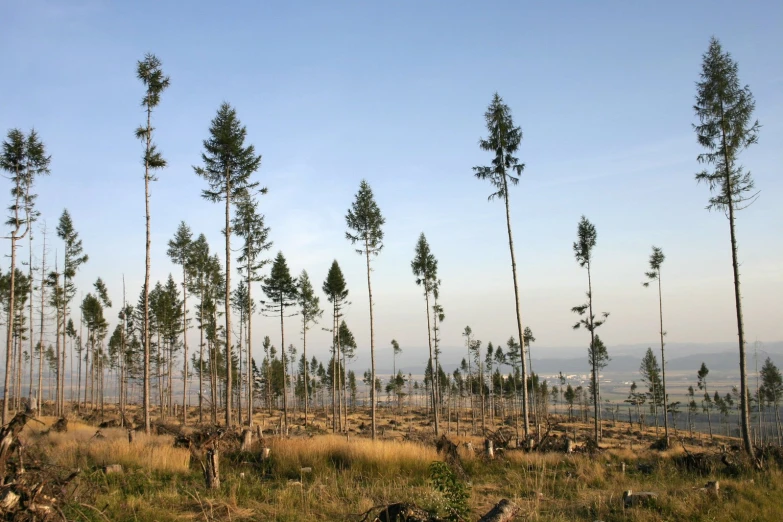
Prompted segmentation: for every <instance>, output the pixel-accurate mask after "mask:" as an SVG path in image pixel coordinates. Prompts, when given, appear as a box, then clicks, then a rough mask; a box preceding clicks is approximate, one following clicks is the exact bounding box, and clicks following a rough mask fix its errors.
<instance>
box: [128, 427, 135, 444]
mask: <svg viewBox="0 0 783 522" xmlns="http://www.w3.org/2000/svg"><path fill="white" fill-rule="evenodd" d="M134 437H135V434H134V432H133V430H128V444H133V438H134Z"/></svg>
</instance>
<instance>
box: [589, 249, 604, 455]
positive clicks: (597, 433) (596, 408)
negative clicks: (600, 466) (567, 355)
mask: <svg viewBox="0 0 783 522" xmlns="http://www.w3.org/2000/svg"><path fill="white" fill-rule="evenodd" d="M587 304H588V307H589V314H590V316H589V320H590V350H591V351H592V352H593V368H592V375H591V377H592V381H593V408H594V411H593V421H594V425H595V426H594V430H595V444H596V446H597V445H598V441H599V440H600V438H601V433H600V430H601V428H600V426H599V422H598V417H599V416H600V415H601V411H600V409H599V408H600V401H599V397H598V375H597V374H596V373H597V372H596V367H595V363H596V352H595V326H594V324H593V279H592V275H591V274H590V262H589V261H588V262H587Z"/></svg>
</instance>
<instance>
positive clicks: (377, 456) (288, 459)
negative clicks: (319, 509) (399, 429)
mask: <svg viewBox="0 0 783 522" xmlns="http://www.w3.org/2000/svg"><path fill="white" fill-rule="evenodd" d="M270 447H271V448H272V454H273V462H274V466H275V471H276V472H277V473H280V474H283V475H291V474H294V475H296V476H299V470H300V468H303V467H311V468H313V471H314V472H316V473H319V472H320V473H322V472H324V471H326V470H329V469H336V470H339V471H347V470H352V471H355V472H362V473H367V474H372V475H376V476H377V475H390V476H391V475H396V474H402V473H405V474H412V475H420V474H421V473H425V472H426V470H427V466H428V465H429V463H430V462H432V461H433V460H438V455H437V453H436V451H435V448H433V447H428V446H424V445H422V444H417V443H414V442H398V441H389V440H379V441H376V442H373V441H372V440H369V439H364V438H358V437H354V438H352V439H350V440H346V438H345V437H340V436H337V435H323V436H319V437H314V438H298V439H273V440H272V441H271V444H270Z"/></svg>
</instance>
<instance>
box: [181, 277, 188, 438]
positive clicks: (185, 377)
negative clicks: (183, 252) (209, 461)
mask: <svg viewBox="0 0 783 522" xmlns="http://www.w3.org/2000/svg"><path fill="white" fill-rule="evenodd" d="M186 283H187V276H186V273H185V262H183V263H182V341H183V344H184V350H185V355H184V359H183V363H182V424H183V425H185V426H187V424H188V287H187V284H186Z"/></svg>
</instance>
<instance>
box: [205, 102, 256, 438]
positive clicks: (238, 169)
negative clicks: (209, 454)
mask: <svg viewBox="0 0 783 522" xmlns="http://www.w3.org/2000/svg"><path fill="white" fill-rule="evenodd" d="M209 134H210V138H209V139H206V140H204V152H203V153H202V154H201V159H202V161H203V162H204V166H203V167H194V170H195V172H196V174H198V175H199V176H200V177H202V178H204V179H205V180H207V183H208V184H209V189H208V190H204V191H202V196H203V197H204V199H207V200H209V201H212V202H213V203H218V202H221V201H224V202H225V204H226V225H225V230H224V231H223V233H224V234H225V236H226V288H225V299H224V301H225V303H224V304H225V315H226V317H225V319H226V328H225V335H226V361H231V360H232V357H231V205H232V203H233V204H235V205H236V204H237V203H240V202H241V201H242V200H243V199H245V198H250V197H252V193H253V192H254V191H255V190H256V189H257V187H258V183H257V182H251V181H250V176H251V175H252V174H253V173H254V172H256V171H257V170H258V168H259V167H260V166H261V156H260V155H258V156H257V155H256V153H255V147H253V145H247V146H245V137H246V136H247V129H246V128H245V127H244V126H243V125H242V124H241V123H240V121H239V118H237V113H236V110H235V109H234V108H232V107H231V105H229V104H228V103H223V104H222V105H221V106H220V109H218V112H217V115H216V116H215V118H214V119H213V120H212V123H211V125H210V127H209ZM226 368H230V365H228V366H227V367H226ZM231 390H232V381H231V372H230V371H227V372H226V426H227V427H230V426H231V423H232V416H231V396H232V393H231Z"/></svg>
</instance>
